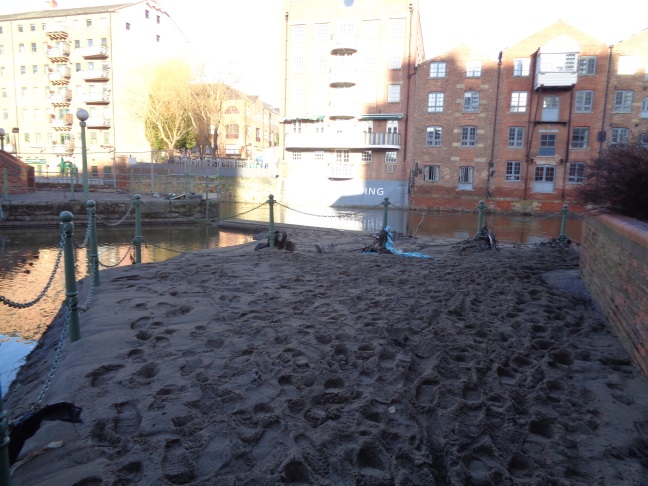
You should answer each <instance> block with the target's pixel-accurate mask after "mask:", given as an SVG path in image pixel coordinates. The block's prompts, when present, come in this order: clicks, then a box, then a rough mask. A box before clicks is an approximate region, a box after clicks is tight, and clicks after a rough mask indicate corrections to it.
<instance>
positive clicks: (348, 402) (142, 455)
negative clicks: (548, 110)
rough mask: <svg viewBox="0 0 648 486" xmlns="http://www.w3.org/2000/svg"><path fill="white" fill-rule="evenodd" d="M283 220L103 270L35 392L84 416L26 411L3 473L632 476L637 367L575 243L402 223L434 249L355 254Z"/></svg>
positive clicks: (308, 477) (32, 360)
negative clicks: (271, 240) (512, 239)
mask: <svg viewBox="0 0 648 486" xmlns="http://www.w3.org/2000/svg"><path fill="white" fill-rule="evenodd" d="M288 237H289V239H291V240H292V241H294V242H295V243H296V245H297V250H296V251H295V252H292V253H291V252H287V251H280V250H270V249H264V250H260V251H254V250H253V249H252V247H251V246H249V245H243V246H237V247H232V248H221V249H213V250H205V251H200V252H193V253H187V254H184V255H180V256H178V257H175V258H172V259H170V260H167V261H166V262H162V263H155V264H145V265H137V266H128V267H123V268H117V269H111V270H107V271H105V272H102V277H103V280H102V286H101V288H100V289H98V291H97V293H96V295H95V299H96V300H95V301H94V302H93V304H92V306H91V307H90V309H89V310H88V312H87V313H85V314H83V316H82V321H81V336H82V337H81V339H80V340H79V341H77V342H75V343H67V342H66V343H65V344H64V346H63V351H62V354H61V360H60V364H59V369H58V371H57V372H56V373H55V374H54V376H53V378H52V381H51V384H50V386H49V388H48V392H47V394H46V396H45V401H47V402H48V403H53V402H58V401H68V400H69V401H73V402H74V403H75V405H76V406H79V407H81V408H83V412H82V415H81V417H82V419H83V420H84V424H82V425H76V426H73V425H70V424H66V423H63V422H48V423H44V424H43V426H42V427H41V430H40V431H39V432H38V433H37V434H36V435H35V436H34V438H33V439H31V440H30V441H29V442H28V444H27V445H26V447H25V448H24V450H23V454H22V456H21V458H20V459H21V460H22V461H24V462H22V463H21V464H20V465H19V467H17V468H16V470H15V474H14V480H15V484H17V485H20V484H30V485H39V484H52V483H60V484H90V483H93V482H94V483H97V484H99V483H101V482H105V483H107V484H113V483H116V484H120V483H121V484H125V483H128V484H142V485H144V484H195V485H208V484H223V485H228V484H281V483H289V484H290V483H292V484H358V483H364V484H368V483H371V484H412V483H414V484H430V485H434V484H457V485H459V484H501V485H531V484H565V485H588V486H589V485H592V484H628V485H642V484H645V477H646V476H647V474H648V468H647V463H648V454H646V450H647V447H648V422H647V421H646V416H648V383H647V382H646V380H645V379H644V378H643V376H642V375H641V374H640V373H639V371H638V370H637V369H636V368H635V367H633V366H632V364H631V361H630V359H629V357H628V354H627V352H625V351H624V350H623V348H622V347H621V344H620V343H619V341H618V339H616V337H615V336H614V335H613V333H612V332H611V330H610V328H609V326H608V324H607V323H606V322H605V319H604V318H603V317H602V316H601V314H600V312H599V311H598V309H597V308H596V306H595V305H594V304H593V303H592V301H591V299H590V297H589V295H588V294H587V291H586V290H585V289H584V287H583V286H582V283H581V282H580V279H579V277H578V252H577V251H575V250H574V249H573V248H569V249H565V248H552V247H548V246H545V247H516V246H508V247H506V248H502V249H501V250H500V251H499V252H492V251H487V252H484V251H478V250H476V249H475V248H470V247H467V248H465V249H464V251H459V250H460V249H461V241H457V240H454V241H449V240H442V239H438V238H416V239H415V240H411V239H402V240H399V241H398V242H397V245H398V246H399V248H401V249H403V250H404V251H417V252H421V253H425V254H427V255H429V256H430V257H431V258H412V257H404V256H396V255H379V254H363V253H361V252H359V249H360V248H362V247H363V246H364V245H366V244H367V242H368V240H370V238H368V236H367V235H366V234H365V235H363V234H357V233H355V234H353V233H351V232H340V231H330V230H329V231H326V230H314V229H311V228H304V229H291V230H290V231H289V233H288ZM369 242H370V241H369ZM316 244H319V245H320V246H321V247H322V248H327V249H328V250H329V251H328V252H327V253H318V252H317V249H316ZM189 268H190V269H191V272H190V273H188V272H187V269H189ZM87 285H88V283H87V281H85V280H84V281H83V282H82V283H81V287H82V288H83V287H84V286H87ZM63 322H64V319H63V317H62V316H58V317H57V318H56V319H55V321H54V323H53V326H52V327H51V329H50V330H49V331H48V332H47V333H46V335H45V336H44V338H43V339H42V340H41V343H40V344H39V346H38V347H37V348H36V350H35V351H34V352H33V353H32V355H31V356H30V357H29V359H28V361H27V364H26V365H25V366H24V367H23V369H22V370H21V371H20V372H19V375H18V377H17V379H16V380H15V382H14V385H13V386H12V388H11V389H10V390H9V394H8V397H7V403H6V408H7V410H8V411H9V415H10V418H12V419H13V418H16V417H18V416H19V415H20V414H21V412H22V411H24V410H25V409H26V408H27V407H29V405H30V404H31V403H33V401H34V400H35V398H36V396H37V395H38V394H39V392H40V391H41V390H42V386H43V380H44V378H45V377H46V376H47V372H48V370H49V369H50V365H51V363H52V360H53V357H54V355H55V352H56V343H57V341H58V338H59V336H60V333H61V329H62V327H61V326H62V324H63ZM53 442H57V443H61V444H60V445H61V446H60V447H58V448H53V447H48V444H51V443H53Z"/></svg>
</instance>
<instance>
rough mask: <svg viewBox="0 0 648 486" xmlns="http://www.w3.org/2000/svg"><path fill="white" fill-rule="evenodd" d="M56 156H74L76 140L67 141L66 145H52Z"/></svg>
mask: <svg viewBox="0 0 648 486" xmlns="http://www.w3.org/2000/svg"><path fill="white" fill-rule="evenodd" d="M52 151H53V152H54V154H55V155H72V154H73V153H74V140H66V141H65V143H58V144H55V145H52Z"/></svg>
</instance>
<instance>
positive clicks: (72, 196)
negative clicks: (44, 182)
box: [70, 169, 74, 200]
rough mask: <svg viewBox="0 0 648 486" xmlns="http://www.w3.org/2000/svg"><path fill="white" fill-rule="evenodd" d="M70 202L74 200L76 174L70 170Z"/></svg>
mask: <svg viewBox="0 0 648 486" xmlns="http://www.w3.org/2000/svg"><path fill="white" fill-rule="evenodd" d="M70 200H74V172H73V171H72V169H70Z"/></svg>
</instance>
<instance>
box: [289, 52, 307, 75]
mask: <svg viewBox="0 0 648 486" xmlns="http://www.w3.org/2000/svg"><path fill="white" fill-rule="evenodd" d="M292 69H293V72H295V73H303V72H304V56H303V55H301V54H296V55H294V56H293V59H292Z"/></svg>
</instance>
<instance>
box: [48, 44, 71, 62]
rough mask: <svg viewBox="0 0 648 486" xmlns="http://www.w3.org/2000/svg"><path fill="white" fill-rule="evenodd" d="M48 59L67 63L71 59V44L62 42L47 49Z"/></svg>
mask: <svg viewBox="0 0 648 486" xmlns="http://www.w3.org/2000/svg"><path fill="white" fill-rule="evenodd" d="M47 57H49V59H50V61H51V62H67V60H68V58H69V57H70V43H69V42H60V43H59V45H57V46H56V47H50V48H49V49H47Z"/></svg>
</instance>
